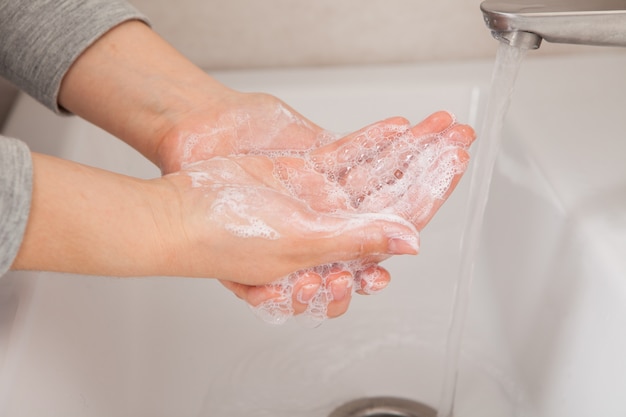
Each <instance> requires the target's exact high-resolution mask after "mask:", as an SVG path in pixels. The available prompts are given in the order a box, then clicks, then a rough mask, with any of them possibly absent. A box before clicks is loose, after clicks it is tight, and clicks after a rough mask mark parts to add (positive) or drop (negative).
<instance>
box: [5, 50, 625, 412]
mask: <svg viewBox="0 0 626 417" xmlns="http://www.w3.org/2000/svg"><path fill="white" fill-rule="evenodd" d="M492 66H493V62H492V61H491V60H484V61H466V62H448V63H433V64H426V63H423V64H411V65H395V66H381V67H342V68H326V69H279V70H255V71H232V72H219V73H216V74H214V75H215V76H216V77H217V78H218V79H220V80H222V81H223V82H225V83H227V84H228V85H230V86H231V87H233V88H236V89H240V90H245V91H264V92H269V93H273V94H275V95H277V96H279V97H280V98H282V99H283V100H284V101H286V102H287V103H289V104H290V105H291V106H293V107H294V108H295V109H297V110H298V111H299V112H301V113H302V114H304V115H306V116H307V117H309V118H310V119H311V120H313V121H314V122H316V123H318V124H320V125H322V126H324V127H325V128H328V129H330V130H334V131H336V132H349V131H352V130H355V129H357V128H360V127H362V126H364V125H365V124H368V123H370V122H372V121H375V120H378V119H382V118H385V117H388V116H394V115H402V116H406V117H408V118H409V119H411V120H412V121H414V122H417V121H419V120H421V119H422V118H423V117H425V116H426V115H428V114H430V113H432V112H434V111H436V110H440V109H445V110H449V111H451V112H453V113H454V114H455V115H456V116H457V119H458V120H459V121H461V122H463V123H470V124H472V125H474V126H478V125H479V120H480V116H481V112H482V109H483V107H484V104H485V100H486V97H487V94H488V89H489V80H490V75H491V71H492ZM625 73H626V54H624V53H622V52H616V51H613V50H611V51H607V52H606V53H601V54H594V55H577V56H559V57H545V56H541V57H535V56H533V55H532V54H531V55H530V56H529V57H528V58H527V60H526V62H525V63H524V65H523V67H522V70H521V73H520V76H519V79H518V84H517V87H516V93H515V95H514V98H513V100H512V105H511V110H510V112H509V117H508V119H507V122H506V124H505V131H504V141H503V145H502V149H501V152H500V155H499V157H498V161H497V165H496V168H495V172H494V179H493V185H492V190H491V194H490V200H489V203H488V207H487V213H486V219H485V224H484V230H483V236H482V241H481V249H480V256H479V259H478V260H477V266H476V277H475V282H474V285H473V287H472V298H471V300H472V301H471V306H470V311H469V313H468V317H467V328H466V331H465V338H464V343H463V351H462V354H461V360H460V375H459V385H458V394H457V397H456V403H455V410H456V411H455V413H456V414H455V415H456V416H457V417H492V416H493V417H496V416H497V417H509V416H523V417H526V416H528V417H530V416H532V417H573V416H580V417H589V416H591V415H602V416H603V417H607V416H615V417H618V416H619V417H623V416H624V415H626V399H624V396H623V387H624V386H625V384H626V360H624V359H623V356H624V352H626V331H624V329H626V260H625V259H624V253H626V164H625V163H624V161H623V158H624V157H623V155H626V137H625V135H626V133H625V132H626V118H624V116H623V109H624V108H625V106H626V82H624V76H623V74H625ZM479 133H480V132H479ZM5 134H7V135H10V136H14V137H19V138H21V139H23V140H25V141H27V142H28V143H29V145H30V146H31V148H32V149H33V150H36V151H40V152H46V153H50V154H54V155H57V156H61V157H64V158H67V159H73V160H76V161H79V162H82V163H86V164H89V165H94V166H98V167H101V168H105V169H109V170H113V171H116V172H120V173H124V174H129V175H134V176H139V177H143V178H149V177H154V176H157V175H158V170H157V169H156V168H155V167H154V166H152V165H151V164H150V163H148V162H146V161H145V160H143V159H142V157H141V156H140V155H139V154H137V153H136V152H135V151H134V150H132V149H131V148H129V147H128V146H126V145H125V144H123V143H122V142H120V141H118V140H116V139H115V138H112V137H111V136H110V135H108V134H107V133H105V132H103V131H102V130H100V129H98V128H96V127H94V126H92V125H89V124H88V123H86V122H84V121H82V120H81V119H79V118H76V117H71V118H68V117H57V116H54V115H52V114H51V113H49V112H48V111H47V110H45V109H43V108H42V107H41V106H40V105H39V104H37V103H35V102H34V101H33V100H32V99H30V98H29V97H27V96H21V97H20V98H19V101H18V103H17V104H16V106H15V108H14V111H13V112H12V115H11V116H10V118H9V120H8V123H7V125H6V129H5ZM478 140H480V135H479V139H478ZM468 182H469V176H467V177H466V178H465V179H464V180H463V181H461V183H460V184H459V186H458V188H457V190H456V191H455V193H454V194H453V196H452V197H451V198H450V200H449V201H448V202H447V204H446V205H444V207H443V208H442V209H441V210H440V212H439V213H438V215H437V216H436V217H435V218H434V220H433V221H432V222H431V223H430V224H429V226H428V227H427V228H426V229H425V230H424V231H423V233H422V248H421V253H420V255H418V256H415V257H412V256H403V257H396V258H392V259H390V260H388V261H387V262H386V263H385V266H386V267H387V268H388V269H389V270H390V272H391V274H392V283H391V284H390V286H389V287H388V288H387V289H386V290H385V291H383V292H382V293H380V294H378V295H375V296H368V297H365V296H355V297H354V298H353V302H352V305H351V307H350V309H349V311H348V312H347V313H346V314H345V315H344V316H342V317H340V318H337V319H334V320H328V321H326V322H325V323H324V324H323V325H322V326H320V327H319V328H315V329H311V328H309V327H307V326H304V325H302V324H301V323H299V321H298V320H293V321H291V322H289V323H287V324H285V325H283V326H270V325H267V324H265V323H263V322H261V321H260V320H259V319H257V318H256V317H255V316H254V314H253V313H252V312H251V311H250V310H249V309H248V308H247V307H246V306H245V305H244V304H243V303H242V302H241V301H240V300H238V299H237V298H236V297H234V296H233V295H231V294H230V293H229V292H228V291H226V290H225V289H224V288H222V287H221V285H220V284H219V283H217V282H215V281H214V280H209V279H207V280H201V279H184V278H165V277H153V278H142V279H119V278H110V277H84V276H75V275H66V274H53V273H35V272H20V273H10V274H9V275H7V276H5V277H4V278H3V279H2V281H0V300H3V303H2V307H1V308H0V313H1V314H2V318H1V319H0V414H1V415H3V416H7V417H13V416H16V417H17V416H20V417H30V416H41V415H46V416H75V415H80V416H129V417H130V416H133V417H158V416H163V417H165V416H191V417H208V416H225V417H244V416H245V417H269V416H271V417H292V416H300V417H325V416H328V415H329V414H330V413H331V411H332V410H333V409H335V408H336V407H338V406H339V405H341V404H344V403H347V402H349V401H351V400H353V399H356V398H363V397H374V396H377V397H380V396H393V397H404V398H410V399H414V400H416V401H419V402H421V403H424V404H429V405H431V406H435V405H437V402H438V399H439V396H440V391H441V384H442V381H443V368H444V353H445V346H446V335H447V327H448V324H449V320H450V312H451V308H452V304H451V303H452V294H453V289H454V285H455V282H456V279H457V274H458V262H459V242H460V237H461V233H462V230H463V221H464V220H465V217H464V213H465V210H466V205H467V201H468V190H469V184H468ZM4 300H8V301H7V302H6V303H5V302H4Z"/></svg>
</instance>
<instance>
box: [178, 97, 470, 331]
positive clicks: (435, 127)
mask: <svg viewBox="0 0 626 417" xmlns="http://www.w3.org/2000/svg"><path fill="white" fill-rule="evenodd" d="M255 97H257V98H258V99H259V102H260V103H263V105H262V106H261V105H259V108H257V109H256V113H255V112H252V113H253V115H255V117H252V116H251V115H250V114H249V113H246V112H244V111H243V110H242V107H236V111H234V112H233V113H230V114H228V115H227V116H226V115H222V116H221V117H220V119H219V120H221V121H222V122H221V123H222V124H223V126H222V127H220V128H215V127H214V126H213V127H211V129H209V130H210V132H208V133H207V132H205V134H202V129H200V128H197V129H196V130H194V131H193V133H189V132H187V133H186V134H181V135H180V137H179V138H178V139H177V140H176V141H174V143H176V144H177V146H176V147H175V148H173V149H175V150H176V151H177V152H175V153H177V154H178V155H179V159H178V160H177V161H178V162H176V163H175V164H174V165H172V166H177V164H180V165H181V166H189V165H193V164H194V161H195V160H196V159H197V158H200V159H202V158H211V157H213V156H215V152H220V153H228V152H230V153H231V154H239V155H241V154H249V155H250V154H252V155H258V156H264V157H266V158H268V159H269V160H271V161H272V164H273V168H272V170H273V176H274V177H275V178H277V179H278V180H279V182H280V183H281V185H282V186H283V187H284V189H285V190H286V191H288V193H289V194H290V195H291V196H293V197H296V198H297V199H298V200H301V201H304V202H306V203H307V204H308V205H309V206H310V207H311V208H313V209H314V210H315V211H317V212H320V213H342V214H346V213H368V212H369V213H388V214H393V215H396V214H398V215H401V216H402V217H403V218H405V219H406V220H409V221H410V222H412V223H413V224H414V225H415V226H416V227H417V228H418V229H421V228H423V227H424V226H425V225H426V223H427V222H428V221H429V220H430V218H431V217H432V216H433V215H434V213H435V212H436V211H437V209H438V208H439V207H440V205H441V204H442V203H443V201H445V199H446V198H447V196H448V195H449V193H450V192H451V191H452V189H453V188H454V186H455V185H456V183H457V182H458V180H459V178H460V175H461V174H462V172H463V170H464V169H465V166H466V163H467V159H468V156H467V154H466V152H465V149H467V147H469V145H470V144H471V142H472V141H473V139H474V133H473V131H472V129H471V128H469V127H468V126H464V125H457V124H454V121H453V118H452V117H451V116H450V115H449V114H448V113H445V112H439V113H435V114H434V115H432V116H430V117H429V118H427V119H426V120H424V121H423V122H422V123H420V124H418V125H416V126H413V127H411V126H410V124H409V122H408V121H406V120H405V119H402V118H393V119H389V120H386V121H382V122H379V123H376V124H373V125H371V126H368V127H366V128H364V129H362V130H360V131H357V132H355V133H354V134H351V135H348V136H346V137H344V138H342V139H340V140H337V141H333V139H334V138H335V137H336V136H335V135H332V134H330V133H328V132H326V131H323V130H322V129H321V128H319V127H317V126H315V125H314V124H312V123H310V122H308V121H307V120H306V119H304V118H303V117H302V116H299V115H298V114H297V113H295V112H293V111H292V110H290V109H289V108H288V107H286V106H285V105H283V104H282V103H281V102H279V101H277V99H273V98H271V96H265V95H260V96H255ZM272 100H274V101H273V104H274V106H271V105H268V101H269V104H272ZM253 107H254V106H253ZM263 112H265V113H266V115H265V116H264V115H263ZM267 114H269V116H267ZM263 117H265V118H266V119H267V118H268V117H269V119H270V120H271V121H272V122H271V123H269V122H268V123H262V122H260V121H261V120H262V119H263ZM255 123H256V124H255ZM205 126H207V125H205ZM203 129H208V128H203ZM255 129H258V130H259V131H260V132H261V133H259V136H256V138H257V141H256V142H255V137H254V131H255ZM263 132H264V133H263ZM257 133H258V132H257ZM183 138H186V139H185V140H183ZM290 147H291V148H290ZM294 147H295V150H294V149H293V148H294ZM181 161H182V162H181ZM241 161H242V160H240V162H241ZM258 162H259V160H258V159H257V161H256V162H254V163H251V160H248V161H247V162H246V165H249V167H250V169H252V171H254V172H255V174H256V175H259V176H260V177H262V176H263V175H264V174H261V173H262V172H263V169H260V166H259V164H258ZM265 162H267V160H265ZM195 168H198V167H197V166H196V167H195ZM197 175H200V174H197ZM384 258H385V257H383V256H380V257H377V258H371V257H370V259H368V260H361V261H358V262H350V263H346V262H337V263H334V264H331V265H323V266H317V267H316V268H309V269H307V270H301V271H299V272H296V273H291V274H289V275H288V276H286V277H285V278H284V279H282V280H281V281H279V282H276V283H273V284H272V285H267V286H249V285H244V284H241V283H234V282H224V285H226V286H227V287H228V288H230V289H231V290H232V291H233V292H235V294H237V295H238V296H239V297H241V298H243V299H245V300H246V301H247V302H248V303H249V304H251V305H253V306H256V310H257V311H258V312H260V313H261V315H262V316H264V318H265V319H266V320H268V321H272V322H280V321H282V320H284V319H285V318H286V317H289V316H290V315H292V314H299V313H302V312H307V313H308V315H309V316H312V317H313V318H314V319H316V320H321V319H323V318H325V317H335V316H338V315H340V314H343V312H345V311H346V309H347V307H348V304H349V302H350V296H351V293H352V288H353V287H354V288H355V289H356V291H357V292H359V293H361V294H370V293H375V292H378V291H380V290H382V289H383V288H384V287H385V286H386V285H387V284H388V282H389V274H388V273H387V271H385V270H384V269H383V268H381V267H380V266H378V265H377V263H376V262H379V261H380V260H382V259H384Z"/></svg>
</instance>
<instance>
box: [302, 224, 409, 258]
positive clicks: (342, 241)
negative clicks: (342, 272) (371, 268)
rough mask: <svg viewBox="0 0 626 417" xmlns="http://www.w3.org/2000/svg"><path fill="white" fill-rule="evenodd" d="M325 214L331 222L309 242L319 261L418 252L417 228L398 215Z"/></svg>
mask: <svg viewBox="0 0 626 417" xmlns="http://www.w3.org/2000/svg"><path fill="white" fill-rule="evenodd" d="M328 217H329V219H328V220H329V221H330V222H331V223H332V224H331V225H329V224H328V223H327V224H326V233H324V237H322V238H321V239H319V238H318V239H316V240H317V242H316V243H315V244H314V245H311V246H309V248H310V250H312V251H314V253H313V255H317V256H314V257H316V258H318V260H319V261H320V263H322V264H325V263H332V262H338V261H351V260H356V259H361V258H366V257H372V256H376V255H415V254H417V253H418V252H419V233H418V231H417V229H416V228H415V227H414V226H413V225H412V224H411V223H409V222H407V221H406V220H404V219H403V218H401V217H399V216H396V215H392V214H388V215H387V214H373V213H359V214H354V215H349V216H328Z"/></svg>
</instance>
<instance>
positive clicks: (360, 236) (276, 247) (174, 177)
mask: <svg viewBox="0 0 626 417" xmlns="http://www.w3.org/2000/svg"><path fill="white" fill-rule="evenodd" d="M274 170H275V166H274V162H273V161H272V160H271V159H270V158H268V157H266V156H238V157H215V158H212V159H210V160H207V161H201V162H197V163H194V164H190V165H188V166H187V167H186V168H184V169H182V170H180V171H178V172H176V173H173V174H169V175H166V176H164V177H163V178H162V179H161V180H162V181H163V182H165V183H166V184H168V185H169V189H170V191H173V192H174V193H175V195H176V198H175V199H170V200H174V201H176V202H177V205H175V206H176V207H177V208H176V209H175V210H176V211H175V213H174V215H169V216H166V217H167V218H170V219H180V221H179V223H178V224H174V225H169V226H168V229H167V230H168V235H173V236H182V237H184V240H185V242H183V243H181V242H176V243H177V244H176V245H173V247H174V248H185V251H186V252H185V253H184V254H179V255H180V256H177V255H176V253H175V252H174V256H172V258H173V260H174V261H172V262H171V268H172V272H173V273H174V274H175V273H176V271H184V274H185V276H198V277H202V276H207V275H206V274H207V272H208V273H210V274H211V275H210V276H212V277H215V278H219V279H222V280H228V281H233V282H237V283H239V284H242V285H246V286H258V285H263V284H268V283H270V282H274V281H276V280H277V279H279V278H281V277H284V276H287V275H288V274H290V273H291V272H293V271H298V270H301V271H306V270H309V269H311V268H314V267H315V266H316V265H326V264H333V263H336V262H352V261H356V260H364V259H368V258H369V257H378V256H388V255H391V254H415V253H417V232H416V230H415V228H414V227H413V226H412V225H411V224H409V223H408V222H405V221H403V220H402V219H400V218H397V217H396V216H389V215H386V216H385V215H378V216H372V215H370V214H359V213H351V214H340V213H320V212H317V211H314V210H312V209H311V208H310V207H309V205H308V204H306V203H305V202H304V201H302V200H300V199H297V198H295V197H293V196H291V195H290V194H289V193H288V192H287V190H286V189H285V188H284V186H283V185H282V184H281V182H280V181H279V180H277V179H274V177H273V172H274ZM172 230H173V231H174V232H173V233H172ZM163 240H164V241H167V239H163ZM176 259H183V260H188V259H196V260H197V261H195V262H194V263H192V264H190V263H189V262H185V265H179V264H177V263H176V261H175V260H176ZM178 273H180V272H178Z"/></svg>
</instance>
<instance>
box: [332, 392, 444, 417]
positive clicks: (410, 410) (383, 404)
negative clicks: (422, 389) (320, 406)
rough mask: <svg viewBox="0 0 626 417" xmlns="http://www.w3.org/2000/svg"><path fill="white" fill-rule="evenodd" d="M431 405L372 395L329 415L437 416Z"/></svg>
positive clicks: (364, 416)
mask: <svg viewBox="0 0 626 417" xmlns="http://www.w3.org/2000/svg"><path fill="white" fill-rule="evenodd" d="M436 416H437V411H435V410H434V409H432V408H430V407H429V406H427V405H425V404H422V403H418V402H416V401H412V400H408V399H406V398H395V397H371V398H360V399H358V400H354V401H350V402H349V403H346V404H344V405H342V406H340V407H339V408H337V409H335V411H333V412H332V413H330V415H329V416H328V417H436Z"/></svg>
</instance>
